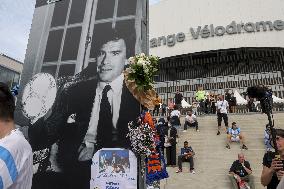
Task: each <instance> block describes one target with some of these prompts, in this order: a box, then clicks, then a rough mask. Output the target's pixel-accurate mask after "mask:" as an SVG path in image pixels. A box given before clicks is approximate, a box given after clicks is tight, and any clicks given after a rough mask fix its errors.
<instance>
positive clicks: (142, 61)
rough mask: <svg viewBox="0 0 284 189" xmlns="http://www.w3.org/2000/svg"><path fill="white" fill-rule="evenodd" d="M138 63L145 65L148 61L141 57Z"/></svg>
mask: <svg viewBox="0 0 284 189" xmlns="http://www.w3.org/2000/svg"><path fill="white" fill-rule="evenodd" d="M137 64H138V65H141V66H144V65H145V64H146V63H145V60H144V59H143V58H139V59H138V62H137Z"/></svg>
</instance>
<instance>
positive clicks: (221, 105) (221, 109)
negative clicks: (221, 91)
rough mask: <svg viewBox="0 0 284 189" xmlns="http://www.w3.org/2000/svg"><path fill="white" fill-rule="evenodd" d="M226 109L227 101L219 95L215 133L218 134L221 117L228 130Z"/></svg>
mask: <svg viewBox="0 0 284 189" xmlns="http://www.w3.org/2000/svg"><path fill="white" fill-rule="evenodd" d="M228 109H229V103H228V101H227V100H225V99H224V97H223V95H219V97H218V101H217V121H218V132H217V135H220V129H221V122H222V118H223V120H224V123H225V127H226V130H228V126H229V124H228Z"/></svg>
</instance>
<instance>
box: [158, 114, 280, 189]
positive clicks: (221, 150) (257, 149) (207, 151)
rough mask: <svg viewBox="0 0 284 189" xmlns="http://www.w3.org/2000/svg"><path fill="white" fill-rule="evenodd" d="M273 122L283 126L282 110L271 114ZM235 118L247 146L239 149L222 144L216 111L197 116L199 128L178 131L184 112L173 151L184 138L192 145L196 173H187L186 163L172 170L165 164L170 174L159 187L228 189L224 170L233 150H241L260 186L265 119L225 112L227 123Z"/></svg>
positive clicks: (232, 158)
mask: <svg viewBox="0 0 284 189" xmlns="http://www.w3.org/2000/svg"><path fill="white" fill-rule="evenodd" d="M274 119H275V125H276V127H278V128H281V126H282V128H284V127H283V123H284V113H277V114H276V115H274ZM233 121H235V122H237V124H238V125H240V127H241V130H242V132H243V134H244V136H245V143H246V145H247V147H248V148H249V149H248V150H241V149H240V144H239V143H232V144H231V149H227V148H225V145H226V136H227V135H226V133H225V131H224V126H222V130H221V135H219V136H217V135H216V132H217V126H216V124H217V119H216V115H209V116H199V117H198V122H199V125H200V132H196V131H195V129H194V128H189V129H188V130H187V132H182V130H183V123H184V116H182V117H181V123H182V127H181V129H180V130H179V136H180V137H179V142H178V144H177V155H179V154H180V148H181V147H183V142H184V141H185V140H187V141H189V144H190V145H191V146H192V148H193V149H194V151H195V153H196V155H195V157H194V163H195V171H196V174H195V175H192V174H190V173H189V170H188V169H189V164H188V163H183V167H184V171H183V172H182V173H179V174H176V173H175V171H176V170H177V167H175V168H172V167H168V168H167V170H168V172H169V175H170V177H169V178H168V179H165V180H162V181H161V188H164V189H172V188H178V187H179V188H200V189H210V188H212V189H213V188H214V189H228V188H231V185H230V182H229V179H228V176H227V174H228V171H229V169H230V167H231V165H232V163H233V161H235V160H237V158H238V157H237V154H238V153H240V152H242V153H244V155H245V158H246V160H248V161H249V162H250V164H251V168H252V170H253V175H254V181H255V182H254V183H255V186H256V189H263V188H264V187H263V186H262V185H261V183H260V175H261V171H262V158H263V155H264V153H265V148H264V143H263V136H264V129H265V125H266V123H267V122H268V121H267V117H266V115H264V114H260V113H258V114H243V115H239V114H235V115H232V114H229V123H231V122H233Z"/></svg>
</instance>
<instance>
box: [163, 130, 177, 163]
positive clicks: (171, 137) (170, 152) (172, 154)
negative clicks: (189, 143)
mask: <svg viewBox="0 0 284 189" xmlns="http://www.w3.org/2000/svg"><path fill="white" fill-rule="evenodd" d="M165 138H166V139H165V147H166V156H167V165H169V166H175V165H176V151H177V150H176V144H177V142H176V138H177V129H176V128H175V127H173V126H172V125H171V124H169V129H168V131H167V136H166V137H165ZM166 144H167V145H166Z"/></svg>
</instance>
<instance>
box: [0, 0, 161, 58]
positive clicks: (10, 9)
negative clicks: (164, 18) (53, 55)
mask: <svg viewBox="0 0 284 189" xmlns="http://www.w3.org/2000/svg"><path fill="white" fill-rule="evenodd" d="M35 1H36V0H0V53H3V54H5V55H7V56H10V57H11V58H14V59H16V60H19V61H21V62H24V58H25V53H26V48H27V44H28V39H29V33H30V29H31V24H32V18H33V12H34V7H35ZM159 1H160V0H149V2H150V5H153V4H156V3H158V2H159Z"/></svg>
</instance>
